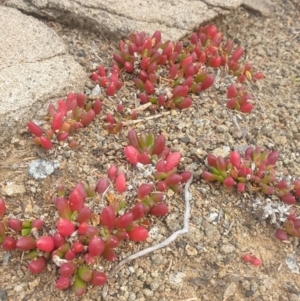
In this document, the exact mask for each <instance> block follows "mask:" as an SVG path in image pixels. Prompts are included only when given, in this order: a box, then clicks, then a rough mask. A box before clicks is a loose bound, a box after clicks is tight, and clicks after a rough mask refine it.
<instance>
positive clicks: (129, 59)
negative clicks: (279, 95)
mask: <svg viewBox="0 0 300 301" xmlns="http://www.w3.org/2000/svg"><path fill="white" fill-rule="evenodd" d="M243 54H244V50H243V48H242V47H238V48H236V49H234V43H233V41H231V40H229V41H223V38H222V33H221V32H219V31H218V30H217V28H216V26H215V25H206V26H202V27H200V28H199V29H198V31H197V32H194V33H193V34H192V35H191V36H190V41H189V42H188V43H187V44H186V43H183V42H182V41H177V42H172V41H166V42H163V41H162V37H161V32H160V31H156V32H155V33H154V34H153V35H152V36H149V35H147V34H145V33H144V32H138V33H134V34H132V35H130V36H129V38H128V39H126V40H125V41H122V40H121V41H120V43H119V50H118V51H117V52H116V53H114V54H113V60H114V62H115V65H114V66H113V68H112V70H110V69H108V68H105V67H104V66H100V67H99V69H98V71H96V72H94V73H93V74H92V75H91V78H92V80H93V81H95V82H97V83H99V84H100V86H101V87H103V88H105V89H106V94H107V95H109V96H113V95H115V93H116V92H117V91H118V90H119V89H120V88H121V87H122V85H121V84H120V80H119V77H118V75H119V73H118V72H114V69H115V70H117V67H118V68H119V69H121V70H124V71H126V72H127V73H133V74H134V75H136V77H135V79H134V83H135V85H136V87H137V88H138V89H139V90H140V91H141V93H140V94H139V99H140V102H141V103H142V104H144V103H147V102H150V103H151V104H152V109H157V108H159V107H165V108H172V109H173V108H179V109H186V108H188V107H189V106H191V105H192V94H197V93H199V92H201V91H204V90H207V89H208V88H210V87H211V86H212V85H213V83H214V76H213V74H211V73H212V72H209V68H224V70H226V71H227V73H230V74H231V75H232V76H234V77H235V78H236V83H237V85H233V87H234V89H235V92H234V91H233V87H231V88H230V89H231V90H230V91H231V92H230V91H229V92H228V96H229V97H228V98H229V100H228V102H227V107H228V108H230V109H236V110H240V111H242V112H244V113H247V112H250V111H251V110H252V109H253V105H252V103H251V102H250V100H251V99H252V96H251V94H249V93H248V92H247V91H246V88H245V87H244V86H242V83H243V82H245V81H252V80H259V79H261V78H263V74H262V73H261V72H254V69H253V66H252V64H251V63H249V62H247V63H245V64H242V63H241V58H242V57H243ZM116 66H117V67H116Z"/></svg>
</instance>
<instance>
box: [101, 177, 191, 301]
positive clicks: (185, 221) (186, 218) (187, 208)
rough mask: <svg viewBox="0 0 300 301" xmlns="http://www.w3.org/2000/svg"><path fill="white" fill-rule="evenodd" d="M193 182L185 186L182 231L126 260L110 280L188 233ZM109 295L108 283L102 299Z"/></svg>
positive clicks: (118, 265)
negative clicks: (135, 261) (134, 262)
mask: <svg viewBox="0 0 300 301" xmlns="http://www.w3.org/2000/svg"><path fill="white" fill-rule="evenodd" d="M192 180H193V176H191V178H190V179H189V180H188V181H187V183H186V184H185V187H184V200H185V212H184V219H183V228H182V229H181V230H178V231H176V232H174V233H173V234H172V235H171V236H169V237H168V238H167V239H165V240H164V241H162V242H161V243H159V244H157V245H155V246H152V247H149V248H147V249H144V250H142V251H139V252H137V253H135V254H132V255H130V256H128V257H126V258H124V259H123V260H122V261H120V262H119V263H118V264H117V265H116V266H115V267H114V268H113V269H112V270H111V271H110V273H109V278H112V277H113V276H114V274H115V273H116V272H117V271H118V270H119V269H120V268H121V266H123V265H124V264H126V263H128V262H130V261H131V260H134V259H137V258H139V257H142V256H145V255H147V254H149V253H152V252H154V251H156V250H159V249H161V248H164V247H166V246H167V245H169V244H170V243H171V242H173V241H174V240H175V239H176V238H177V237H178V236H179V235H183V234H186V233H188V231H189V219H190V212H191V206H190V200H191V199H192V194H191V193H190V192H189V187H190V184H191V182H192ZM107 293H108V284H107V283H106V284H105V286H104V287H103V290H102V298H103V299H105V298H106V297H107Z"/></svg>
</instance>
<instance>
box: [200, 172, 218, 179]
mask: <svg viewBox="0 0 300 301" xmlns="http://www.w3.org/2000/svg"><path fill="white" fill-rule="evenodd" d="M202 178H203V179H204V180H205V181H208V182H215V181H217V176H216V175H214V174H212V173H210V172H208V171H206V170H205V171H204V172H203V174H202Z"/></svg>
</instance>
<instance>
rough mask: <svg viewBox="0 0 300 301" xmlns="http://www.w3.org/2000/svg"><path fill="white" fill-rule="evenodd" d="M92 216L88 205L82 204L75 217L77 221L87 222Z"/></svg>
mask: <svg viewBox="0 0 300 301" xmlns="http://www.w3.org/2000/svg"><path fill="white" fill-rule="evenodd" d="M91 216H92V211H91V209H90V208H89V207H87V206H83V207H82V208H81V209H80V211H79V212H78V215H77V217H76V221H77V222H78V223H83V222H88V221H89V219H90V218H91Z"/></svg>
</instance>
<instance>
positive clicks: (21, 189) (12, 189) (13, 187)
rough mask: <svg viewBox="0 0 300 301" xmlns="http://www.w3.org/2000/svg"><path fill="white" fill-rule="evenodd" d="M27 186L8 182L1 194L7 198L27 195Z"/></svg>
mask: <svg viewBox="0 0 300 301" xmlns="http://www.w3.org/2000/svg"><path fill="white" fill-rule="evenodd" d="M25 191H26V189H25V186H24V185H22V184H15V183H12V182H8V183H7V184H6V185H5V186H3V187H2V189H1V193H2V194H3V195H6V196H13V195H16V194H23V193H25Z"/></svg>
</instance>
